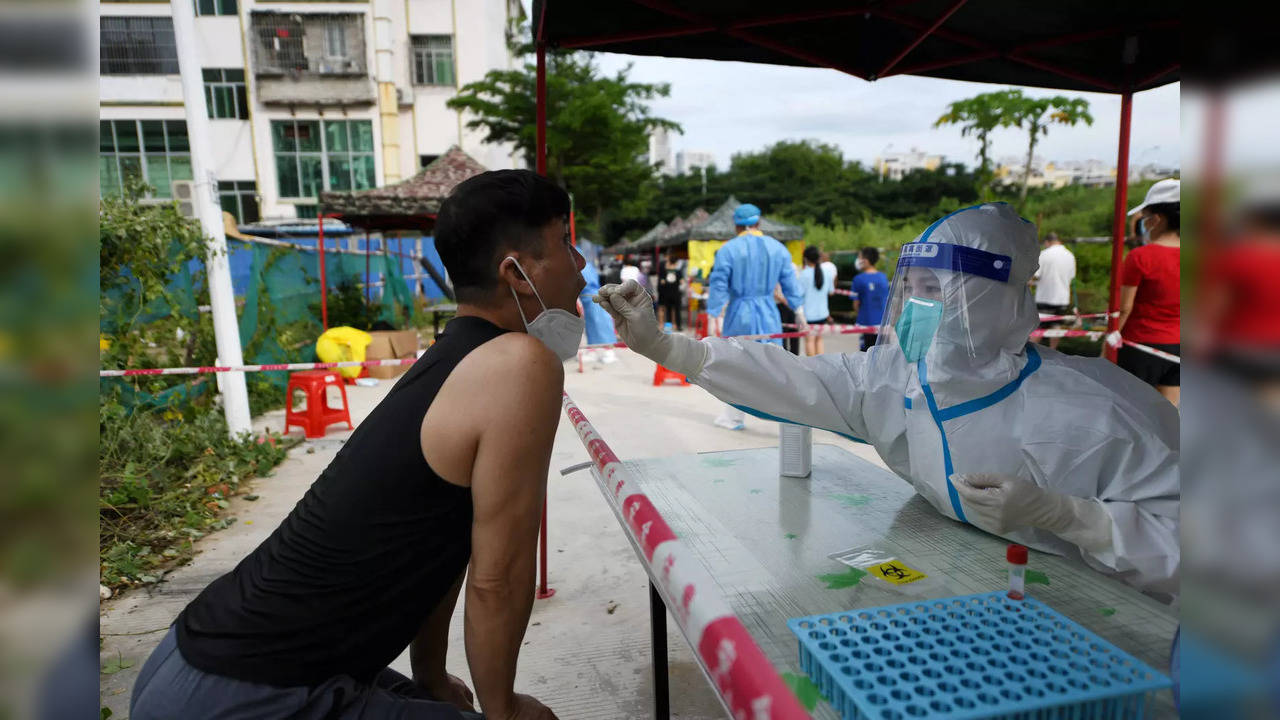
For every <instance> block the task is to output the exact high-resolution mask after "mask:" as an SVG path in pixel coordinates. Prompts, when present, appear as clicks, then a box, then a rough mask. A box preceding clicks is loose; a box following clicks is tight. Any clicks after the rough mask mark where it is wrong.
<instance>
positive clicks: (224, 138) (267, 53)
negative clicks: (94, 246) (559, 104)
mask: <svg viewBox="0 0 1280 720" xmlns="http://www.w3.org/2000/svg"><path fill="white" fill-rule="evenodd" d="M187 1H189V2H193V3H194V4H195V9H196V35H197V37H198V43H199V47H198V48H197V57H198V60H199V63H200V66H201V68H202V73H203V76H204V89H205V102H206V103H207V104H208V113H209V117H210V118H211V123H210V125H211V133H212V137H211V146H212V149H213V158H212V166H213V172H214V173H215V175H216V177H217V180H218V192H219V195H220V197H221V199H222V205H223V209H225V210H227V211H230V212H231V213H232V214H234V215H235V216H236V218H237V219H238V220H239V221H241V222H253V221H256V220H262V219H266V220H269V219H290V218H305V217H315V215H316V212H317V205H316V203H317V195H318V193H319V192H320V191H321V190H360V189H366V188H372V187H377V186H380V185H385V184H389V183H394V182H398V181H399V180H402V179H404V178H407V177H409V176H411V175H413V174H414V173H415V172H417V171H418V170H419V169H420V168H421V167H423V166H424V165H426V164H427V163H429V162H430V161H431V160H433V159H435V158H436V157H437V156H439V155H440V154H443V153H444V152H445V151H446V150H447V149H448V148H449V147H450V146H452V145H458V146H460V147H461V148H462V149H463V150H464V151H466V152H467V153H468V154H469V155H471V156H472V157H474V158H476V159H477V160H479V161H480V162H481V163H482V164H483V165H485V166H486V167H488V168H490V169H498V168H511V167H522V166H523V164H524V163H523V159H522V158H520V157H519V156H518V155H516V154H515V153H514V150H513V148H511V147H505V146H501V145H494V144H486V143H484V142H483V133H482V132H475V131H470V130H468V129H467V128H466V127H465V124H466V120H467V118H466V117H465V116H464V115H463V114H461V113H458V112H455V111H453V110H449V109H448V108H446V107H445V102H446V101H448V100H449V98H451V97H453V96H454V95H455V94H456V93H457V90H458V88H460V87H461V86H462V85H465V84H466V83H469V82H473V81H475V80H479V79H481V78H482V77H483V76H484V74H485V73H486V72H488V71H490V70H493V69H500V68H502V69H505V68H511V67H514V66H515V65H516V63H517V62H519V60H518V58H515V57H513V56H512V55H511V53H510V50H509V47H508V40H509V39H510V38H511V36H512V33H515V32H517V31H518V28H519V23H520V21H521V20H523V19H524V13H523V9H522V8H521V5H520V2H519V0H309V1H308V0H303V1H299V0H274V1H273V0H187ZM99 10H100V31H101V35H100V58H101V68H100V72H101V75H100V97H99V105H100V107H99V117H100V120H101V138H100V151H99V176H100V183H101V192H102V193H104V194H105V193H109V192H113V191H116V190H118V189H119V188H120V186H121V184H122V182H123V181H124V179H125V178H128V177H139V178H142V179H143V180H145V181H146V182H147V183H149V184H150V185H152V186H153V187H154V188H155V196H156V197H157V198H167V197H169V196H170V193H171V183H172V182H173V181H175V180H186V179H191V155H190V148H189V144H188V140H187V128H186V121H185V119H184V108H183V99H182V87H181V84H180V81H179V77H178V60H177V48H176V45H175V40H174V33H173V21H172V18H171V15H170V3H169V1H168V0H160V1H158V2H157V1H155V0H132V1H128V2H117V1H113V0H102V2H100V4H99Z"/></svg>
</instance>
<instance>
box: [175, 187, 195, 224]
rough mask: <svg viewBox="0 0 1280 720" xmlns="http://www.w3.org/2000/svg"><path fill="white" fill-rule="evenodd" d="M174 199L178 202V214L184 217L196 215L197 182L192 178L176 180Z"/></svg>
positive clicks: (193, 217) (192, 217)
mask: <svg viewBox="0 0 1280 720" xmlns="http://www.w3.org/2000/svg"><path fill="white" fill-rule="evenodd" d="M172 188H173V199H174V200H175V201H177V203H178V214H179V215H181V216H182V217H184V218H191V219H193V220H194V219H195V217H196V184H195V183H194V182H192V181H191V180H174V181H173V184H172Z"/></svg>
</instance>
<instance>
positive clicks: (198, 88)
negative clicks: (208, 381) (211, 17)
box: [170, 0, 253, 437]
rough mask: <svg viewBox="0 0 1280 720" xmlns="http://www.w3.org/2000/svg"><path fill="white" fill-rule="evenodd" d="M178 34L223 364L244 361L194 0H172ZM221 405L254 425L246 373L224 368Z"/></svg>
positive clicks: (195, 200)
mask: <svg viewBox="0 0 1280 720" xmlns="http://www.w3.org/2000/svg"><path fill="white" fill-rule="evenodd" d="M170 7H171V8H172V13H173V36H174V40H175V42H176V44H177V46H178V48H177V50H178V71H179V73H180V74H181V80H182V101H183V107H184V110H185V113H186V119H187V137H188V138H189V139H190V143H191V174H192V180H193V181H194V185H195V192H194V196H193V197H192V204H193V205H194V207H195V211H196V216H197V217H198V218H200V228H201V230H202V231H203V232H204V236H205V242H206V248H207V249H208V255H207V257H206V258H205V269H206V270H207V272H208V275H209V304H210V306H211V307H212V314H213V335H214V340H215V343H216V345H217V348H218V362H219V364H221V365H243V364H244V356H243V353H242V351H241V348H240V328H239V323H238V322H237V321H236V299H235V291H234V289H233V288H232V286H231V265H230V263H229V262H228V256H227V236H226V233H225V230H224V228H223V225H222V208H221V206H220V205H219V203H218V181H217V178H216V177H215V176H214V173H213V168H212V167H211V166H210V164H209V159H210V158H211V157H212V154H211V153H210V144H209V110H208V107H207V106H206V105H205V98H204V79H203V74H202V73H201V70H200V60H199V58H197V57H196V21H195V5H194V4H193V3H192V2H191V0H171V2H170ZM219 386H220V388H221V390H222V411H223V413H224V414H225V416H226V419H227V431H228V432H230V433H231V436H232V437H235V436H237V435H240V434H241V433H248V432H252V431H253V424H252V422H251V419H250V416H249V391H248V389H247V388H246V386H245V381H244V373H242V372H229V373H225V377H223V378H222V382H221V383H220V384H219Z"/></svg>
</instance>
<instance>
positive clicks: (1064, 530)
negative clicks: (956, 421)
mask: <svg viewBox="0 0 1280 720" xmlns="http://www.w3.org/2000/svg"><path fill="white" fill-rule="evenodd" d="M952 484H953V485H955V488H956V493H957V494H958V495H959V496H960V502H961V504H962V505H964V514H965V517H966V518H967V519H968V520H969V522H971V523H973V524H974V525H977V526H978V527H980V528H982V529H983V530H986V531H988V532H991V533H995V534H996V535H1003V534H1005V533H1007V532H1009V531H1011V530H1017V529H1018V528H1023V527H1034V528H1040V529H1042V530H1048V531H1049V532H1051V533H1053V534H1055V535H1057V536H1058V537H1060V538H1062V539H1063V540H1066V541H1067V542H1070V543H1074V544H1075V545H1078V546H1080V547H1081V548H1083V549H1084V550H1087V551H1089V552H1095V553H1098V552H1106V551H1108V550H1110V549H1111V516H1110V515H1109V514H1108V513H1107V511H1106V509H1105V508H1104V507H1103V506H1102V503H1101V502H1100V501H1098V500H1092V499H1086V498H1078V497H1074V496H1071V495H1066V494H1064V493H1060V492H1055V491H1053V490H1046V489H1045V488H1042V487H1040V486H1039V485H1036V484H1035V483H1033V482H1031V481H1029V480H1023V479H1022V478H1018V477H1014V476H1012V475H998V474H994V473H971V474H968V475H956V476H954V477H952Z"/></svg>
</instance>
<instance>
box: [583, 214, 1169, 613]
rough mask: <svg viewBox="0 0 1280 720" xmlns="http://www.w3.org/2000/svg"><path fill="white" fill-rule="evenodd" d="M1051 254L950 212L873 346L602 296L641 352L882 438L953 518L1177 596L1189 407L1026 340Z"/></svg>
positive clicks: (899, 286) (612, 291) (872, 439)
mask: <svg viewBox="0 0 1280 720" xmlns="http://www.w3.org/2000/svg"><path fill="white" fill-rule="evenodd" d="M1038 256H1039V248H1038V244H1037V239H1036V229H1035V226H1034V225H1032V224H1031V223H1030V222H1028V221H1026V220H1024V219H1022V218H1020V217H1018V215H1017V213H1015V212H1014V211H1013V209H1012V208H1010V207H1009V206H1008V205H1006V204H1004V203H990V204H985V205H978V206H974V207H971V208H965V209H963V210H959V211H956V212H954V213H951V214H950V215H947V216H946V217H943V218H942V219H941V220H938V221H937V222H935V223H933V224H932V225H930V226H929V228H928V229H926V230H925V231H924V233H923V234H921V235H920V237H919V238H917V239H916V240H915V241H914V242H912V243H909V244H907V245H904V246H903V248H902V252H901V255H900V260H899V262H898V268H897V271H896V273H895V275H894V278H893V291H892V293H891V295H890V299H889V305H888V307H887V308H886V311H885V319H884V323H883V325H882V326H881V329H880V337H879V340H878V342H877V344H876V345H875V346H874V347H872V348H870V349H869V350H868V351H867V352H865V353H863V352H856V353H848V354H840V355H836V354H829V355H819V356H815V357H807V358H801V357H797V356H795V355H792V354H790V353H788V352H786V351H784V350H782V349H781V348H779V347H776V346H773V345H765V344H761V343H752V342H738V341H737V340H734V339H732V338H706V339H704V340H702V341H700V342H699V341H695V340H693V339H691V338H687V337H684V336H681V335H669V334H665V333H662V332H661V331H660V329H659V328H658V326H657V321H656V320H655V319H654V317H653V310H652V304H651V302H650V301H649V299H648V297H647V296H646V295H644V293H643V291H642V290H641V289H640V288H639V286H638V285H635V284H634V283H625V284H623V285H608V286H605V287H603V288H601V290H600V293H599V294H598V295H596V296H595V299H596V302H599V303H600V304H601V305H602V306H603V307H604V308H605V309H606V310H607V311H608V312H609V313H610V314H611V315H613V316H614V318H615V320H617V321H618V325H619V334H620V335H621V336H622V339H623V340H624V341H625V342H626V343H627V345H628V346H629V347H631V349H633V350H635V351H636V352H638V353H640V354H641V355H645V356H647V357H649V358H652V359H653V360H655V361H657V362H659V363H661V364H662V365H663V366H665V367H668V368H670V369H672V370H675V371H677V372H680V373H684V374H686V375H687V376H688V378H689V380H690V382H692V383H694V384H696V385H699V386H701V387H703V388H705V389H706V390H707V391H709V392H710V393H711V394H712V395H715V396H716V397H717V398H719V399H721V400H724V401H725V402H728V403H732V404H734V405H737V406H739V407H741V408H743V409H744V410H746V411H748V412H751V413H753V414H755V415H757V416H760V417H765V418H769V419H773V420H778V421H782V422H791V423H797V424H801V425H808V426H811V427H815V428H822V429H826V430H830V431H833V432H836V433H840V434H842V435H845V436H847V437H851V438H853V439H856V440H863V441H865V442H869V443H871V444H872V445H873V446H874V447H875V448H876V450H877V451H878V452H879V453H880V457H882V458H883V459H884V461H885V463H886V464H888V466H889V467H890V468H891V469H892V470H893V471H894V472H895V473H897V474H898V475H899V476H901V477H902V478H903V479H905V480H907V481H908V482H910V483H911V484H912V485H913V486H914V487H915V489H916V491H917V492H918V493H920V494H921V495H923V496H924V497H925V498H926V499H927V500H928V501H929V502H930V503H931V504H932V505H933V506H934V507H935V508H937V510H938V511H939V512H941V513H942V514H944V515H946V516H948V517H950V518H953V519H955V520H960V521H962V522H968V523H970V524H973V525H976V526H977V527H980V528H982V529H984V530H986V531H988V532H991V533H995V534H996V535H999V536H1001V537H1004V538H1007V539H1009V540H1012V541H1014V542H1019V543H1023V544H1026V545H1029V546H1031V547H1034V548H1037V549H1040V550H1043V551H1047V552H1052V553H1056V554H1059V555H1067V556H1071V557H1077V558H1080V559H1082V560H1083V561H1084V562H1085V563H1087V564H1088V565H1089V566H1091V567H1093V568H1094V569H1096V570H1099V571H1101V572H1104V573H1108V574H1113V575H1116V576H1118V577H1120V578H1121V579H1123V580H1124V581H1125V582H1127V583H1129V584H1130V585H1133V586H1135V587H1137V588H1139V589H1142V590H1145V591H1148V592H1150V593H1152V594H1156V595H1159V596H1164V597H1172V596H1174V595H1176V594H1177V583H1178V563H1179V551H1178V503H1179V497H1180V490H1179V476H1178V416H1177V411H1176V410H1175V409H1174V407H1173V406H1172V405H1170V404H1169V403H1168V402H1167V401H1165V400H1164V399H1163V398H1162V397H1161V396H1160V395H1159V394H1158V393H1156V392H1155V391H1154V390H1152V389H1151V388H1150V387H1148V386H1147V385H1145V384H1143V383H1141V382H1139V381H1136V380H1135V378H1133V377H1132V376H1131V375H1129V374H1128V373H1126V372H1125V371H1123V370H1121V369H1120V368H1118V367H1116V366H1115V365H1113V364H1111V363H1109V362H1107V361H1105V360H1101V359H1099V358H1084V357H1075V356H1068V355H1063V354H1061V353H1058V352H1056V351H1054V350H1050V349H1048V348H1045V347H1040V346H1036V345H1032V344H1029V343H1028V338H1029V336H1030V333H1031V331H1032V330H1033V329H1035V327H1036V326H1037V324H1038V322H1039V316H1038V314H1037V312H1036V305H1035V301H1034V299H1033V298H1032V295H1031V292H1030V290H1029V289H1028V287H1027V281H1028V280H1029V279H1030V278H1031V276H1032V274H1034V273H1035V271H1036V265H1037V263H1038Z"/></svg>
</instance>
